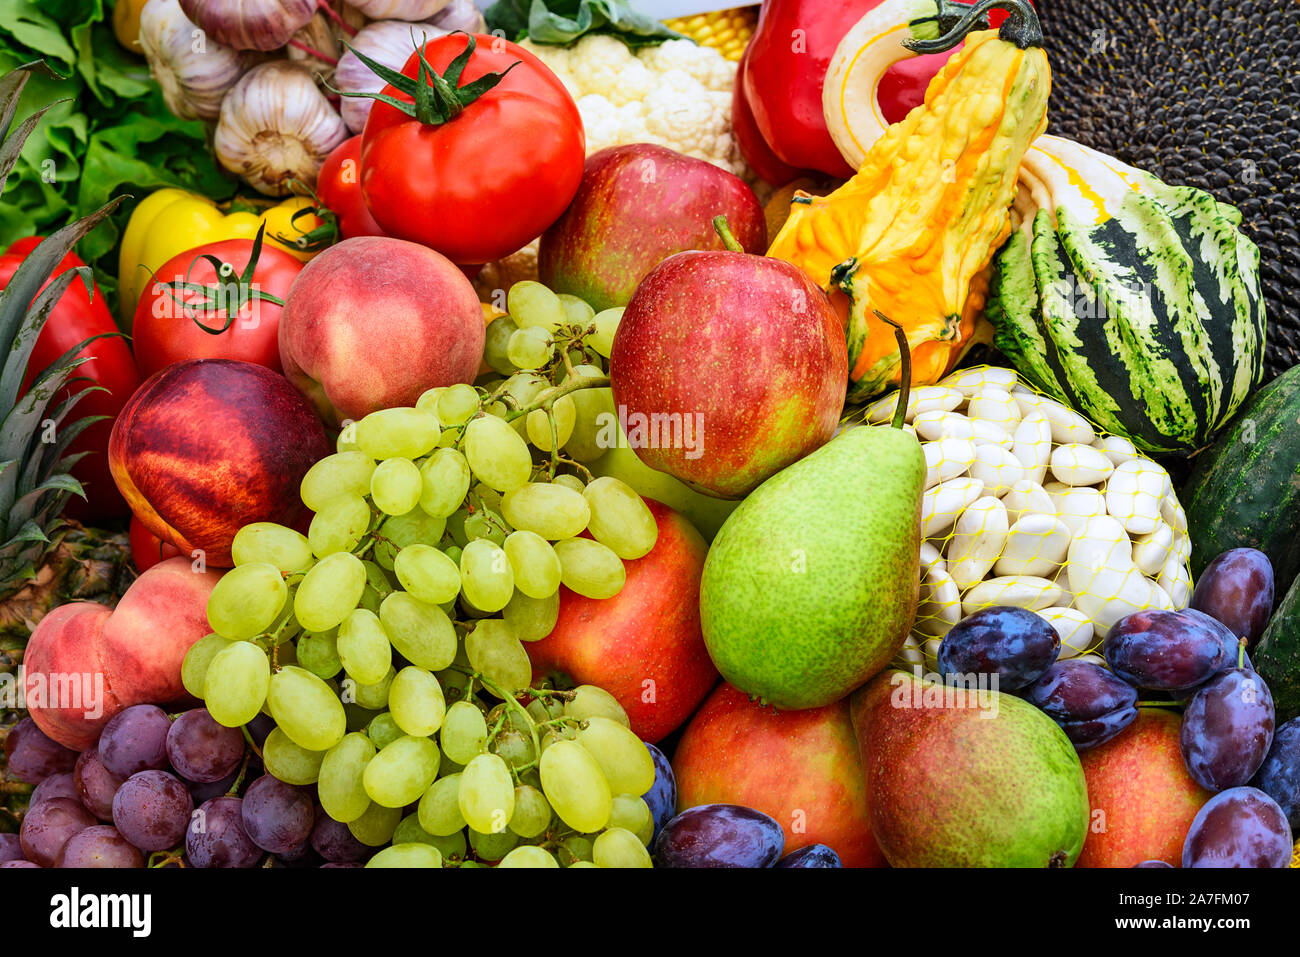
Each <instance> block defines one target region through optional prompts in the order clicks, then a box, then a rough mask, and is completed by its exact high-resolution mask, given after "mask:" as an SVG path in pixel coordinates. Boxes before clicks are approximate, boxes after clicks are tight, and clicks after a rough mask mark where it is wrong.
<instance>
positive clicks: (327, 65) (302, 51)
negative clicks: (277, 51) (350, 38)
mask: <svg viewBox="0 0 1300 957" xmlns="http://www.w3.org/2000/svg"><path fill="white" fill-rule="evenodd" d="M334 27H335V24H334V21H333V20H331V19H330V18H329V17H327V16H326V15H325V14H324V13H319V12H318V13H317V14H316V15H315V16H314V17H312V18H311V19H310V20H309V21H307V25H306V26H305V27H303V28H302V29H301V30H299V31H298V32H297V33H295V34H294V35H293V37H292V38H291V39H290V41H289V46H287V47H285V48H284V52H285V55H286V56H288V58H289V59H290V60H294V61H296V62H298V63H301V64H302V65H303V66H305V67H308V68H310V69H311V71H312V72H313V73H319V74H321V75H323V76H324V77H325V79H326V80H328V79H329V76H330V74H331V73H332V72H333V70H334V67H335V66H336V65H337V63H338V59H339V54H340V53H341V52H342V47H341V46H340V44H339V37H338V34H337V33H336V32H335V30H334ZM317 54H320V56H317ZM321 57H327V58H328V59H321Z"/></svg>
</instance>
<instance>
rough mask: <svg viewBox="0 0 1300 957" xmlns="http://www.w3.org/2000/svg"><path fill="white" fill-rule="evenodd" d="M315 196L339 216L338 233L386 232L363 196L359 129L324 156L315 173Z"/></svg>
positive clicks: (365, 234) (356, 234)
mask: <svg viewBox="0 0 1300 957" xmlns="http://www.w3.org/2000/svg"><path fill="white" fill-rule="evenodd" d="M316 196H317V197H318V198H319V199H320V201H321V203H322V204H323V205H325V206H327V207H329V208H330V209H331V210H332V211H333V212H334V215H335V216H336V217H337V218H338V222H339V235H340V236H342V237H343V238H344V239H351V238H353V237H354V236H383V235H384V231H383V230H382V229H380V228H379V224H378V223H377V222H375V217H373V216H371V215H370V210H368V209H366V201H365V200H364V199H362V197H361V134H360V133H358V134H357V135H356V136H353V137H349V138H348V139H346V140H344V141H343V142H342V143H340V144H339V145H338V146H336V147H334V152H332V153H330V155H329V156H327V157H325V163H324V165H322V166H321V168H320V173H319V174H318V175H317V177H316Z"/></svg>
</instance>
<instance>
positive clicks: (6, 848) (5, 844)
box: [0, 834, 23, 862]
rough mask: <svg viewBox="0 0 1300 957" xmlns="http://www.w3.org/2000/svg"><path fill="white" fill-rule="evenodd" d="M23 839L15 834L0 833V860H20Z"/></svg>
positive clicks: (21, 857)
mask: <svg viewBox="0 0 1300 957" xmlns="http://www.w3.org/2000/svg"><path fill="white" fill-rule="evenodd" d="M22 859H23V841H22V838H20V837H19V836H18V835H17V834H0V862H4V861H21V860H22Z"/></svg>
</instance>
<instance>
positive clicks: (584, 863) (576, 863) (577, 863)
mask: <svg viewBox="0 0 1300 957" xmlns="http://www.w3.org/2000/svg"><path fill="white" fill-rule="evenodd" d="M595 866H596V865H595V864H593V863H591V861H574V862H573V863H572V864H570V865H569V867H570V868H578V867H595Z"/></svg>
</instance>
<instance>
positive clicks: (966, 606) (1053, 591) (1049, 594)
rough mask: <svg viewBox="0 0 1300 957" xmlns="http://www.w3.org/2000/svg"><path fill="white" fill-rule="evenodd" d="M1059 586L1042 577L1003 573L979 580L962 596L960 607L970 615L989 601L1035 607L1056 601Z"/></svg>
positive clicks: (1016, 606) (990, 603) (1029, 607)
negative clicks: (999, 575)
mask: <svg viewBox="0 0 1300 957" xmlns="http://www.w3.org/2000/svg"><path fill="white" fill-rule="evenodd" d="M1060 600H1061V589H1059V588H1057V587H1056V585H1054V584H1052V582H1051V581H1050V580H1048V579H1046V578H1037V577H1034V576H1032V575H1005V576H1002V577H1000V578H990V579H987V580H986V581H982V582H980V583H979V584H978V585H976V586H975V587H974V588H972V589H971V590H970V591H968V592H966V595H965V597H964V598H962V602H961V607H962V611H963V612H964V613H965V614H967V615H971V614H974V613H975V612H977V611H979V610H980V609H981V608H988V607H989V606H990V605H1010V606H1012V607H1013V608H1028V609H1029V610H1030V611H1037V610H1038V609H1040V608H1051V607H1052V606H1053V605H1056V604H1059V603H1060Z"/></svg>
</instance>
